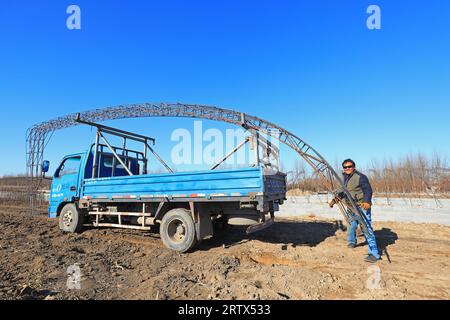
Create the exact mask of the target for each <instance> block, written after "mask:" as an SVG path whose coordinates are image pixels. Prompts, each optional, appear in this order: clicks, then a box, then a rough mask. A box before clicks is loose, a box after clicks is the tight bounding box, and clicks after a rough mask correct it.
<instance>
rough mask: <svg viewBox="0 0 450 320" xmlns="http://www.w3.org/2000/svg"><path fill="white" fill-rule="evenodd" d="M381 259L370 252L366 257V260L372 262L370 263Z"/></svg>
mask: <svg viewBox="0 0 450 320" xmlns="http://www.w3.org/2000/svg"><path fill="white" fill-rule="evenodd" d="M378 260H379V259H377V258H375V256H373V255H371V254H369V255H367V257H365V258H364V261H366V262H370V263H375V262H377V261H378Z"/></svg>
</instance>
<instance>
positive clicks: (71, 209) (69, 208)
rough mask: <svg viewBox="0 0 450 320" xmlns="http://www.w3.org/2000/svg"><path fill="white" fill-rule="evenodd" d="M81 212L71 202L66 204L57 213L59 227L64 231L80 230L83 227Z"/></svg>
mask: <svg viewBox="0 0 450 320" xmlns="http://www.w3.org/2000/svg"><path fill="white" fill-rule="evenodd" d="M83 220H84V215H83V213H82V212H81V211H80V210H79V209H78V208H77V206H76V205H75V204H73V203H68V204H66V205H65V206H64V207H63V208H62V210H61V213H60V214H59V228H60V229H61V230H62V231H64V232H71V233H74V232H80V231H81V229H82V228H83Z"/></svg>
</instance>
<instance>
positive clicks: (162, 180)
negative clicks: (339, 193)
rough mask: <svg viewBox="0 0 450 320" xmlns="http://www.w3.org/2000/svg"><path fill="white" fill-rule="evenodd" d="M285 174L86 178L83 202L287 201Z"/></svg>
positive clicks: (251, 171)
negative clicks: (268, 199)
mask: <svg viewBox="0 0 450 320" xmlns="http://www.w3.org/2000/svg"><path fill="white" fill-rule="evenodd" d="M284 179H285V176H284V174H276V175H264V170H263V169H262V168H260V167H250V168H242V169H233V170H205V171H190V172H179V173H164V174H147V175H135V176H122V177H109V178H96V179H85V180H84V183H83V186H82V189H81V192H82V194H81V197H82V198H83V199H89V200H93V201H95V200H97V201H105V199H110V200H112V201H116V200H119V201H120V200H121V199H127V200H128V201H129V200H131V199H136V200H137V201H152V199H154V200H155V201H156V199H158V198H169V199H171V198H182V199H183V198H184V199H191V198H194V199H196V198H203V199H205V198H206V199H211V200H213V199H217V200H221V201H223V200H224V199H225V198H235V197H255V196H264V197H270V198H273V197H280V198H284V195H285V192H286V190H285V187H284V185H285V184H284Z"/></svg>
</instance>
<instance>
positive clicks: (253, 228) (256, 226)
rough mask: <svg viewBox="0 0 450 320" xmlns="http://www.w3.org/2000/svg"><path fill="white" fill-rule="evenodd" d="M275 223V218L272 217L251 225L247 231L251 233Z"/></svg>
mask: <svg viewBox="0 0 450 320" xmlns="http://www.w3.org/2000/svg"><path fill="white" fill-rule="evenodd" d="M273 223H274V219H273V218H271V219H268V220H266V221H264V222H260V223H256V224H253V225H251V226H250V227H248V228H247V231H246V233H247V234H250V233H253V232H257V231H261V230H264V229H266V228H268V227H270V226H271V225H273Z"/></svg>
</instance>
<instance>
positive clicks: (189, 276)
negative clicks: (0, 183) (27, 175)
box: [0, 209, 450, 299]
mask: <svg viewBox="0 0 450 320" xmlns="http://www.w3.org/2000/svg"><path fill="white" fill-rule="evenodd" d="M0 227H1V232H0V257H1V263H0V298H1V299H449V298H450V227H446V226H440V225H433V224H407V223H394V222H390V223H385V222H383V223H375V224H374V227H375V230H376V235H377V238H378V242H379V247H380V249H382V251H383V258H382V260H381V261H379V263H377V264H376V266H378V267H375V266H371V265H370V264H368V263H366V262H364V261H363V258H364V256H365V255H366V252H367V246H366V245H365V244H364V243H363V242H364V240H363V239H362V238H359V241H360V245H359V246H358V247H357V248H355V249H353V250H352V249H348V248H347V247H346V240H345V232H344V231H343V230H342V224H341V222H340V221H333V220H323V219H318V218H316V217H314V216H309V217H304V218H295V219H278V220H277V222H276V224H274V225H273V226H271V227H270V228H268V229H266V230H264V231H260V232H258V233H255V234H252V235H246V234H245V228H241V227H234V228H232V229H231V230H230V231H229V233H227V234H226V235H225V236H221V237H217V238H214V239H210V240H204V241H203V242H202V243H201V244H200V245H199V247H198V248H197V250H196V251H194V252H192V253H188V254H179V253H176V252H172V251H170V250H168V249H166V248H165V247H164V246H163V245H162V242H161V241H160V239H159V236H158V233H157V232H156V230H155V232H151V233H150V232H142V231H134V230H122V229H89V230H85V231H83V232H82V233H81V234H63V233H61V231H59V229H58V225H57V220H56V219H49V218H47V217H46V216H30V215H24V214H21V213H19V212H17V211H14V210H13V209H8V210H5V209H2V210H0ZM386 252H387V253H386ZM71 266H72V267H71ZM77 267H79V271H80V273H81V282H80V285H81V288H80V289H77V288H76V286H74V285H72V289H69V288H68V286H67V281H68V279H71V278H73V276H71V275H70V274H69V273H68V271H69V272H71V271H73V270H75V271H76V270H77V269H76V268H77ZM74 268H75V269H74ZM377 279H379V280H380V281H377ZM69 285H70V283H69Z"/></svg>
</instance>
